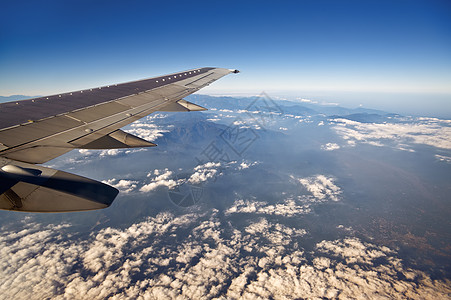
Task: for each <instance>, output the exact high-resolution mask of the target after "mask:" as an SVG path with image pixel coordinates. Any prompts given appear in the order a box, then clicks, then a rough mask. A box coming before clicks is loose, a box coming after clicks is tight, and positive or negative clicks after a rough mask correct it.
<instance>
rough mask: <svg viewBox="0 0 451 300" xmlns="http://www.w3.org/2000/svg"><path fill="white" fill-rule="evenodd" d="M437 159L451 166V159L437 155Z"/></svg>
mask: <svg viewBox="0 0 451 300" xmlns="http://www.w3.org/2000/svg"><path fill="white" fill-rule="evenodd" d="M435 158H437V159H438V160H439V161H443V162H446V163H449V164H451V157H449V156H446V155H440V154H436V155H435Z"/></svg>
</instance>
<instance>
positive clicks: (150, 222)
mask: <svg viewBox="0 0 451 300" xmlns="http://www.w3.org/2000/svg"><path fill="white" fill-rule="evenodd" d="M67 227H68V225H61V226H44V227H43V226H39V225H37V224H30V225H28V226H26V227H25V228H24V229H23V230H21V231H19V232H8V231H4V233H3V235H2V236H1V237H0V251H1V255H2V261H1V262H0V273H1V278H2V280H1V282H0V294H1V295H2V297H4V298H9V299H25V298H28V299H43V298H47V297H48V298H53V299H68V298H69V299H105V298H111V299H123V298H133V299H156V298H158V299H176V298H208V299H210V298H217V297H223V298H224V297H225V298H229V299H238V298H240V299H256V298H257V299H268V298H274V299H286V298H321V297H327V298H334V297H340V298H362V297H364V298H380V297H383V298H416V299H444V298H446V297H448V295H449V293H451V288H450V282H449V281H445V282H444V281H438V280H432V279H430V278H429V277H428V276H427V275H426V274H425V273H423V272H421V271H418V270H413V269H410V268H407V267H405V266H404V265H403V263H402V260H400V259H399V258H398V257H397V253H396V251H394V250H393V249H389V248H387V247H384V246H377V245H374V244H371V243H367V242H363V241H361V240H359V239H357V238H355V237H349V238H345V239H337V240H323V241H320V242H318V243H316V245H315V246H314V250H313V251H306V250H305V249H303V248H302V247H301V246H300V241H301V240H302V237H303V236H304V235H306V234H307V231H306V230H305V229H302V228H293V227H289V226H287V225H284V224H280V223H277V222H274V221H269V220H268V219H266V218H264V217H262V218H257V219H254V218H253V219H251V220H249V222H248V225H247V226H245V227H243V228H241V229H240V228H237V227H234V226H233V225H232V224H231V223H230V222H229V221H227V220H223V219H221V218H220V217H219V214H218V211H216V210H212V211H210V212H208V213H188V214H184V215H180V216H175V215H173V214H171V213H160V214H159V215H157V216H156V217H152V218H148V219H146V220H143V221H141V222H138V223H136V224H134V225H131V226H130V227H127V228H124V229H117V228H105V229H102V230H100V231H98V232H93V233H92V234H91V235H90V236H89V238H87V239H82V240H80V239H78V238H76V237H72V236H71V235H70V234H68V233H67V232H66V231H65V230H66V229H68V228H67ZM69 229H70V228H69ZM182 232H188V234H185V235H183V236H182V235H181V233H182Z"/></svg>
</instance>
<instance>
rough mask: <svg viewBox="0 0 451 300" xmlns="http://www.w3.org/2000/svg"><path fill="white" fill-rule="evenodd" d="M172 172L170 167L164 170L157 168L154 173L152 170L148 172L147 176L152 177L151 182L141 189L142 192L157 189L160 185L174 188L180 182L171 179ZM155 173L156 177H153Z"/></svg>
mask: <svg viewBox="0 0 451 300" xmlns="http://www.w3.org/2000/svg"><path fill="white" fill-rule="evenodd" d="M172 174H173V173H172V171H169V170H168V169H164V170H163V171H160V170H155V171H154V172H153V173H152V172H151V173H149V174H147V177H150V178H151V182H150V183H148V184H145V185H143V186H142V187H141V188H140V189H139V190H140V191H141V192H144V193H147V192H150V191H153V190H155V189H156V188H158V187H160V186H166V187H168V188H169V189H172V188H174V187H176V186H177V184H178V183H177V181H175V180H174V179H170V177H172ZM153 175H155V177H153V178H152V176H153Z"/></svg>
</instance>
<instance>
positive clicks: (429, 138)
mask: <svg viewBox="0 0 451 300" xmlns="http://www.w3.org/2000/svg"><path fill="white" fill-rule="evenodd" d="M330 121H332V123H333V124H335V126H333V129H334V130H335V131H336V132H337V133H338V134H339V135H340V136H342V137H343V138H344V139H345V140H348V141H354V142H359V143H366V144H370V145H375V146H383V145H385V143H386V142H387V141H391V142H395V143H398V144H409V143H414V144H424V145H429V146H434V147H437V148H442V149H451V127H450V120H439V119H434V118H416V119H409V120H407V121H404V122H399V123H360V122H357V121H351V120H348V119H343V118H337V119H332V120H330ZM399 149H400V150H402V149H406V150H408V148H405V147H402V146H401V147H399Z"/></svg>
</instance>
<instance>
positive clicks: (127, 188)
mask: <svg viewBox="0 0 451 300" xmlns="http://www.w3.org/2000/svg"><path fill="white" fill-rule="evenodd" d="M102 182H103V183H105V184H109V185H111V186H113V187H115V188H117V189H118V190H119V191H121V192H122V193H126V194H127V193H130V192H132V191H134V190H135V189H136V188H137V187H138V181H135V180H125V179H120V180H118V179H115V178H113V179H108V180H103V181H102Z"/></svg>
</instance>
